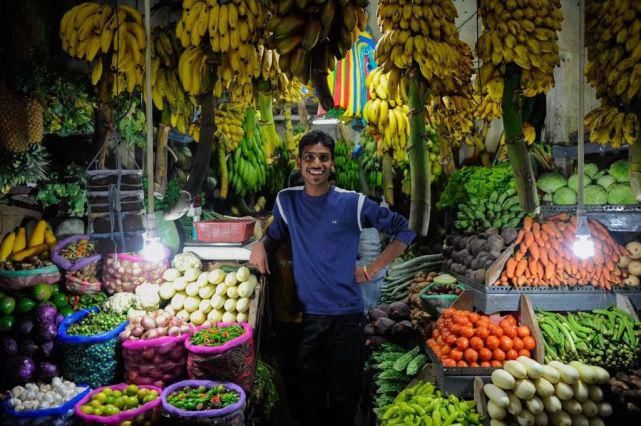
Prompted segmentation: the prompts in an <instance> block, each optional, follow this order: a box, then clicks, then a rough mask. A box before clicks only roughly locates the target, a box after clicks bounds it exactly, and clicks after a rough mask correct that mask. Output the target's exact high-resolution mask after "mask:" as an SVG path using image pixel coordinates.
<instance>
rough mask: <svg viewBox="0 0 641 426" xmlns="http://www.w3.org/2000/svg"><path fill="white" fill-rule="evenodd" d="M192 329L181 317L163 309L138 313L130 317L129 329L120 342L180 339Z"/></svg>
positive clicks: (121, 335)
mask: <svg viewBox="0 0 641 426" xmlns="http://www.w3.org/2000/svg"><path fill="white" fill-rule="evenodd" d="M190 330H191V328H190V326H189V324H187V322H186V321H185V320H184V319H182V318H179V317H176V316H173V315H170V314H168V313H167V312H165V311H164V310H162V309H157V310H155V311H153V312H149V313H142V312H136V313H134V314H132V315H130V316H129V324H128V325H127V328H126V329H125V330H124V331H123V332H122V333H120V340H121V341H125V340H149V339H157V338H159V337H165V336H172V337H178V336H181V335H183V334H188V333H189V332H190Z"/></svg>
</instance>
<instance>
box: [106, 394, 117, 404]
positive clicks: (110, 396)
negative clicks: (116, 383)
mask: <svg viewBox="0 0 641 426" xmlns="http://www.w3.org/2000/svg"><path fill="white" fill-rule="evenodd" d="M115 400H116V398H114V397H113V394H109V396H108V397H107V400H106V401H105V404H113V403H114V401H115Z"/></svg>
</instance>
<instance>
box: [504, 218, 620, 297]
mask: <svg viewBox="0 0 641 426" xmlns="http://www.w3.org/2000/svg"><path fill="white" fill-rule="evenodd" d="M588 224H589V226H590V232H591V234H592V241H593V242H594V256H593V257H591V258H589V259H584V260H582V259H579V258H578V257H576V256H575V255H574V253H573V252H572V245H573V243H574V241H575V239H576V216H571V217H570V216H569V215H568V214H567V213H561V214H559V215H556V216H553V217H551V218H548V219H547V220H546V221H544V222H536V221H534V220H533V219H532V218H531V217H526V218H525V219H524V220H523V229H521V230H520V231H519V234H518V237H517V239H516V247H515V253H514V256H512V257H511V258H510V259H508V261H507V263H506V264H505V268H504V270H503V273H502V275H501V277H500V278H499V279H498V280H497V282H496V283H495V284H496V285H504V286H507V285H512V286H515V287H520V286H526V285H529V286H560V285H570V286H575V285H593V286H595V287H600V288H604V289H607V290H610V289H611V288H612V286H613V285H615V286H616V285H621V284H622V283H623V280H624V279H625V274H624V272H622V271H621V269H619V267H618V266H617V263H618V262H619V258H620V257H621V256H623V255H627V254H629V253H628V251H627V250H626V249H625V247H623V246H621V245H619V244H618V243H617V242H616V241H614V240H613V239H612V237H611V236H610V234H609V233H608V230H607V229H606V228H605V227H604V226H603V225H601V224H600V223H599V222H597V221H595V220H589V221H588Z"/></svg>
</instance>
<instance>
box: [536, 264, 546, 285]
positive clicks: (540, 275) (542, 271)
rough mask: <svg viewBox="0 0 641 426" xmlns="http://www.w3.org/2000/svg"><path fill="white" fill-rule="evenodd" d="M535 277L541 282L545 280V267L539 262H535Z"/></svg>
mask: <svg viewBox="0 0 641 426" xmlns="http://www.w3.org/2000/svg"><path fill="white" fill-rule="evenodd" d="M536 276H537V277H538V278H539V280H541V281H543V279H544V278H545V267H544V266H543V264H542V263H541V262H536Z"/></svg>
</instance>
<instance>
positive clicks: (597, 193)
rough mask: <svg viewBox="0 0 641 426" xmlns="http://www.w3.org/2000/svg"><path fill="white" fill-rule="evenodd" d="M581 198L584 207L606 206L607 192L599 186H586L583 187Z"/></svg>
mask: <svg viewBox="0 0 641 426" xmlns="http://www.w3.org/2000/svg"><path fill="white" fill-rule="evenodd" d="M584 191H585V192H584V193H583V197H584V199H585V204H586V205H593V206H600V205H603V204H607V202H608V191H606V190H605V189H603V187H601V186H599V185H588V186H586V187H585V190H584Z"/></svg>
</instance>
